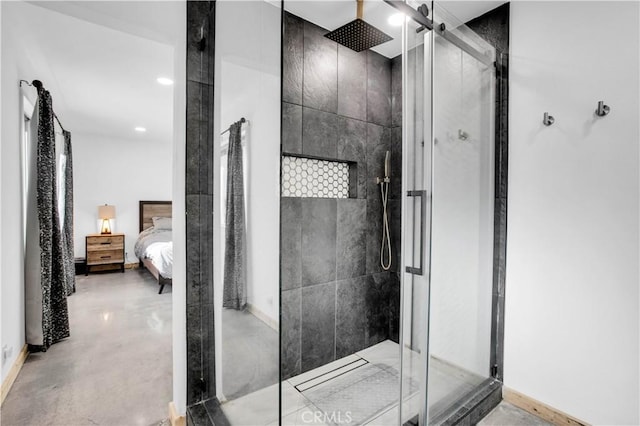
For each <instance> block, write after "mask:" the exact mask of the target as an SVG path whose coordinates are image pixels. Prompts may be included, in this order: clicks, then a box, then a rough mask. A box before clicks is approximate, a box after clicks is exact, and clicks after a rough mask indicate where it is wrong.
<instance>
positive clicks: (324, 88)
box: [302, 21, 338, 113]
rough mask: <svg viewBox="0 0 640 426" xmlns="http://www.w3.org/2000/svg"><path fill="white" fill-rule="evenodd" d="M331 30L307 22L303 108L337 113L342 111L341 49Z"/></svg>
mask: <svg viewBox="0 0 640 426" xmlns="http://www.w3.org/2000/svg"><path fill="white" fill-rule="evenodd" d="M327 32H328V31H327V30H325V29H323V28H320V27H318V26H317V25H314V24H312V23H310V22H307V21H305V22H304V65H303V85H302V105H303V106H306V107H311V108H315V109H319V110H322V111H327V112H332V113H335V112H336V111H337V109H338V48H337V43H335V42H333V41H331V40H329V39H328V38H326V37H324V35H325V34H326V33H327Z"/></svg>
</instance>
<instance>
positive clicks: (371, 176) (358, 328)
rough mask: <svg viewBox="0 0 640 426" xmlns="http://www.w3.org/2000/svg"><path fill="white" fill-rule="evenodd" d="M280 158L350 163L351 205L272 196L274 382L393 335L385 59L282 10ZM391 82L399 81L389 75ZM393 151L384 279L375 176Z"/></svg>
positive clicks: (395, 142)
mask: <svg viewBox="0 0 640 426" xmlns="http://www.w3.org/2000/svg"><path fill="white" fill-rule="evenodd" d="M284 25H285V31H284V38H283V55H284V57H283V67H284V68H283V73H282V75H283V97H282V100H283V105H282V151H283V154H297V155H303V156H309V157H318V158H323V159H328V160H347V161H350V162H354V163H355V167H353V168H352V171H353V172H355V173H356V174H357V178H356V179H355V185H354V186H353V193H352V194H351V197H352V198H348V199H322V198H288V197H283V198H282V199H281V249H280V250H281V288H282V292H281V306H282V318H281V330H282V348H281V350H282V376H283V378H288V377H291V376H294V375H296V374H299V373H301V372H304V371H308V370H310V369H312V368H315V367H318V366H320V365H324V364H326V363H328V362H330V361H333V360H335V359H337V358H341V357H344V356H347V355H349V354H352V353H354V352H356V351H358V350H361V349H364V348H366V347H368V346H371V345H373V344H376V343H379V342H381V341H383V340H385V339H387V338H394V339H396V340H397V338H398V327H399V315H398V309H399V304H400V293H399V283H398V278H397V274H396V272H395V271H396V270H395V266H396V265H397V262H398V261H399V248H400V242H399V238H400V204H399V201H398V200H397V199H398V198H399V197H400V192H399V191H400V176H401V171H400V167H401V160H400V156H401V154H402V152H401V141H400V138H399V135H400V132H399V131H397V130H396V131H395V136H396V137H395V139H394V137H393V135H394V132H393V131H392V128H391V125H392V102H391V96H392V93H391V91H392V86H393V84H392V62H391V60H389V59H387V58H385V57H383V56H381V55H379V54H377V53H375V52H371V51H369V52H361V53H356V52H354V51H352V50H350V49H347V48H345V47H343V46H340V45H338V44H337V43H335V42H332V41H330V40H329V39H327V38H325V37H324V34H326V33H327V32H328V31H327V30H325V29H323V28H320V27H318V26H316V25H314V24H312V23H310V22H307V21H304V20H303V19H300V18H298V17H296V16H294V15H291V14H289V13H285V20H284ZM398 77H400V75H399V74H398ZM387 150H389V151H392V153H393V154H394V156H393V161H392V170H391V175H392V177H393V178H394V180H393V181H392V182H393V183H392V185H391V191H390V198H391V200H390V203H389V209H390V210H389V211H390V212H391V223H390V225H391V228H392V229H391V234H392V238H393V243H394V245H393V252H394V259H393V267H394V269H393V272H387V271H383V270H382V268H381V266H380V240H381V238H382V234H381V226H382V225H381V224H382V205H381V202H380V187H379V186H377V185H376V184H375V178H376V176H382V175H383V173H384V156H385V152H386V151H387Z"/></svg>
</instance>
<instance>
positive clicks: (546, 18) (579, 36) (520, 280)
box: [504, 1, 640, 424]
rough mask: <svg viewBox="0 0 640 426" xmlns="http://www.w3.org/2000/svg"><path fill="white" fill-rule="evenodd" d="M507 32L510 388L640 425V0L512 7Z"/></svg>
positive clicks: (587, 414)
mask: <svg viewBox="0 0 640 426" xmlns="http://www.w3.org/2000/svg"><path fill="white" fill-rule="evenodd" d="M510 29H511V59H510V79H511V82H510V131H509V135H510V136H509V137H510V141H509V204H508V212H509V213H508V214H509V223H508V240H507V248H508V249H507V274H506V277H507V282H506V307H505V313H506V319H505V327H506V330H505V370H504V378H505V385H506V386H507V387H509V388H512V389H515V390H517V391H519V392H521V393H524V394H526V395H528V396H530V397H532V398H535V399H537V400H540V401H542V402H544V403H546V404H549V405H551V406H553V407H555V408H557V409H559V410H562V411H564V412H566V413H568V414H571V415H573V416H575V417H578V418H579V419H581V420H584V421H586V422H588V423H592V424H638V423H640V417H639V401H640V392H639V383H638V375H639V370H638V359H639V358H638V356H639V352H638V344H639V340H638V339H639V332H640V330H639V325H638V320H639V318H638V312H639V310H640V309H639V308H640V306H639V303H638V297H639V292H638V282H639V278H640V277H639V273H638V256H639V251H638V244H639V237H638V232H639V226H638V220H639V209H638V202H639V189H640V188H639V182H638V179H639V174H638V168H639V158H638V155H639V149H638V145H639V140H640V130H639V128H638V120H639V116H640V109H639V105H638V94H639V93H638V90H639V85H638V76H639V71H640V70H639V64H638V61H639V52H640V42H639V35H640V34H639V4H638V2H610V1H606V2H605V1H601V2H513V3H512V4H511V26H510ZM599 100H604V101H605V102H606V104H608V105H610V106H611V113H610V114H609V115H608V116H606V117H604V118H597V117H594V110H595V108H596V103H597V101H599ZM545 111H548V112H549V113H550V114H551V115H553V116H554V117H555V120H556V122H555V124H554V125H552V126H551V127H545V126H543V125H542V122H541V121H542V115H543V113H544V112H545Z"/></svg>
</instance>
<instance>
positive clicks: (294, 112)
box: [282, 102, 302, 154]
mask: <svg viewBox="0 0 640 426" xmlns="http://www.w3.org/2000/svg"><path fill="white" fill-rule="evenodd" d="M282 152H283V153H287V154H302V107H301V106H300V105H294V104H290V103H287V102H283V103H282Z"/></svg>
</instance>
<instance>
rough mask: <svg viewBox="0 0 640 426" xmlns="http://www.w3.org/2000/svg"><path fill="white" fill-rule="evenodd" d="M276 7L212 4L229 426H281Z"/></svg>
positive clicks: (223, 392) (219, 333) (219, 299)
mask: <svg viewBox="0 0 640 426" xmlns="http://www.w3.org/2000/svg"><path fill="white" fill-rule="evenodd" d="M277 6H278V5H273V4H271V3H268V2H265V1H259V0H256V1H217V2H216V10H215V12H216V27H215V28H216V34H215V42H216V49H215V63H216V71H215V88H214V105H215V106H214V111H215V112H216V116H215V123H216V126H215V128H216V130H217V134H216V135H215V137H213V138H212V139H213V141H214V148H215V153H214V171H215V174H214V176H213V184H214V185H215V190H214V194H215V197H214V229H213V236H214V250H215V260H214V262H213V265H214V273H215V280H214V283H215V286H214V299H213V300H214V312H215V319H214V321H213V324H214V325H215V338H216V341H215V349H216V353H215V367H216V375H215V378H216V396H217V398H218V400H219V402H220V408H221V410H222V412H223V413H224V415H225V416H226V418H227V420H228V422H229V423H230V424H232V425H258V424H269V423H272V422H276V424H277V422H278V416H279V409H278V401H279V377H278V375H279V319H280V311H279V305H280V303H279V295H280V291H279V270H278V253H279V235H278V229H279V204H280V201H279V194H278V191H277V190H276V188H278V186H279V174H280V125H279V123H280V120H279V118H280V34H281V32H280V29H281V10H280V8H279V7H277ZM207 41H208V40H207ZM205 177H206V176H205Z"/></svg>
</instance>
